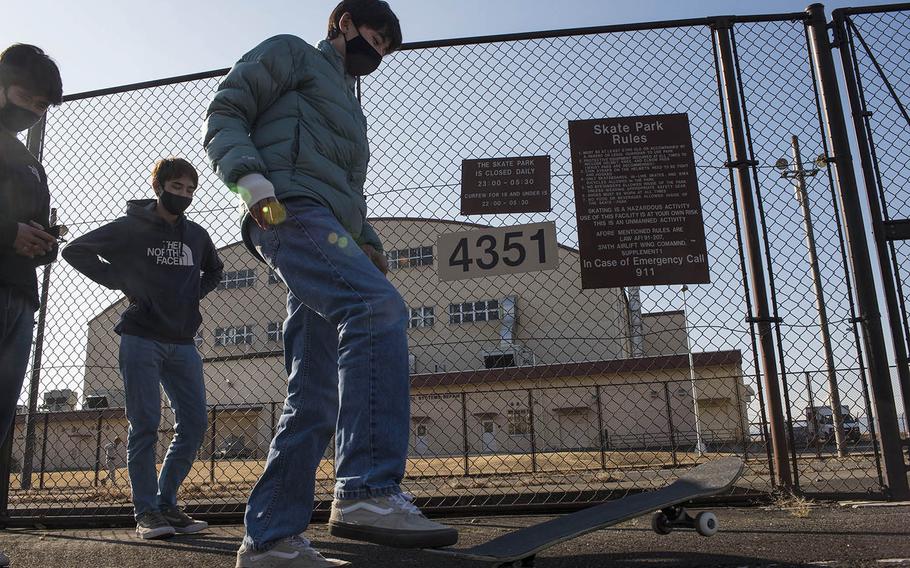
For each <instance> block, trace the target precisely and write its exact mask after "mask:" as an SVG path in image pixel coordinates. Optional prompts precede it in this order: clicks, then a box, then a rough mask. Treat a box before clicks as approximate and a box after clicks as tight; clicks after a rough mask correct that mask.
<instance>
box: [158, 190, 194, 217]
mask: <svg viewBox="0 0 910 568" xmlns="http://www.w3.org/2000/svg"><path fill="white" fill-rule="evenodd" d="M158 201H160V202H161V206H162V207H164V209H165V210H166V211H167V212H168V213H170V214H171V215H180V214H182V213H183V212H184V211H186V210H187V208H188V207H189V206H190V203H192V202H193V198H192V197H184V196H182V195H177V194H176V193H171V192H170V191H164V190H162V191H161V194H160V195H158Z"/></svg>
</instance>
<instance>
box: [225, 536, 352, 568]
mask: <svg viewBox="0 0 910 568" xmlns="http://www.w3.org/2000/svg"><path fill="white" fill-rule="evenodd" d="M348 565H350V562H345V561H344V560H336V559H334V558H325V557H324V556H323V555H321V554H319V552H317V551H316V550H315V549H314V548H313V547H311V546H310V541H309V540H307V539H305V538H303V536H292V537H288V538H285V539H282V540H279V541H278V542H277V543H276V544H275V546H273V547H272V548H270V549H268V550H265V551H263V552H256V551H255V550H253V549H252V548H247V546H246V543H245V542H244V543H243V544H241V545H240V550H238V551H237V565H236V567H237V568H324V567H327V566H348Z"/></svg>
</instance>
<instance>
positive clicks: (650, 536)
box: [0, 501, 910, 568]
mask: <svg viewBox="0 0 910 568" xmlns="http://www.w3.org/2000/svg"><path fill="white" fill-rule="evenodd" d="M715 512H716V513H717V515H718V518H719V520H720V523H721V532H720V533H718V534H717V535H716V536H714V537H712V538H710V539H705V538H703V537H699V536H697V535H696V534H695V533H692V532H674V533H673V534H671V535H668V536H663V537H660V536H657V535H655V534H654V533H653V532H651V529H650V521H649V519H648V517H641V518H638V519H635V520H633V521H630V522H627V523H623V524H622V525H619V526H617V527H614V528H611V529H607V530H602V531H598V532H595V533H591V534H589V535H586V536H584V537H581V538H578V539H575V540H572V541H569V542H566V543H564V544H561V545H557V546H554V547H552V548H550V549H548V550H547V551H546V552H544V553H542V554H541V555H540V556H539V557H538V559H537V564H536V566H538V567H540V568H582V567H592V568H593V567H622V568H645V567H661V568H664V567H673V568H676V567H680V568H682V567H686V568H690V567H691V568H694V567H714V566H717V567H720V566H730V567H732V566H736V567H759V566H760V567H771V566H785V567H791V566H834V567H841V566H843V567H872V566H875V567H878V568H886V567H888V568H890V567H898V566H907V567H910V523H908V521H910V503H906V504H898V505H893V504H886V505H883V504H881V503H878V504H858V505H857V504H849V503H848V504H837V503H826V504H812V503H807V502H801V501H792V502H778V503H776V504H775V505H773V506H768V507H753V508H726V509H717V510H715ZM546 518H549V517H544V516H514V517H508V516H504V517H479V518H470V517H462V518H453V519H446V520H445V522H447V523H449V524H451V525H453V526H456V527H457V528H458V529H459V531H460V533H461V542H460V544H461V545H464V546H469V545H472V544H477V543H479V542H482V541H485V540H487V539H489V538H492V537H495V536H499V535H501V534H503V533H505V532H508V531H511V530H514V529H516V528H520V527H523V526H527V525H530V524H533V523H536V522H540V521H542V520H545V519H546ZM242 535H243V528H242V527H240V526H236V525H232V526H217V527H213V528H211V529H210V530H209V531H208V532H206V533H202V534H200V535H196V536H192V537H176V538H172V539H170V540H166V541H154V542H143V541H139V540H137V539H136V538H135V537H134V536H133V534H132V530H131V529H91V530H52V531H49V530H41V529H34V528H33V529H16V530H8V531H0V550H3V551H5V552H6V553H7V554H9V555H10V556H11V557H12V559H13V567H14V568H44V567H54V568H57V567H60V568H63V567H67V568H68V567H82V566H92V567H97V568H115V567H116V568H141V567H146V566H148V567H155V568H168V567H172V566H174V567H176V566H193V567H194V568H196V567H199V568H210V567H211V568H214V567H231V566H233V565H234V564H233V562H234V554H235V551H236V548H237V546H238V545H239V542H240V539H241V538H242ZM307 536H308V537H309V538H311V539H312V540H313V542H314V544H315V546H317V547H318V548H319V549H320V550H323V551H324V552H325V553H326V554H328V555H331V556H334V557H338V558H343V559H345V560H348V561H350V562H352V565H353V566H355V567H356V566H364V567H366V566H370V567H390V568H391V567H396V566H402V567H424V566H425V567H433V568H456V567H464V568H470V567H471V566H483V564H477V563H472V562H467V561H460V560H457V559H450V558H445V557H440V556H437V555H434V554H430V553H427V552H423V551H413V550H409V551H402V550H395V549H389V548H383V547H378V546H373V545H369V544H362V543H358V542H353V541H345V540H340V539H336V538H333V537H331V536H329V535H328V534H327V533H326V530H325V526H324V525H313V526H311V527H310V529H309V530H308V531H307Z"/></svg>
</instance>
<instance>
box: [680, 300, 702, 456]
mask: <svg viewBox="0 0 910 568" xmlns="http://www.w3.org/2000/svg"><path fill="white" fill-rule="evenodd" d="M681 291H682V297H683V325H684V326H685V330H684V331H685V334H686V353H688V355H689V382H690V384H691V387H692V405H693V408H694V411H695V452H696V453H697V454H698V456H699V457H701V456H703V455H705V453H706V452H707V451H708V450H707V447H706V446H705V442H704V439H702V437H701V418H700V417H699V415H698V385H696V384H695V360H694V359H693V357H692V344H691V343H690V342H689V304H688V299H687V295H688V292H689V287H688V286H686V285H685V284H683V287H682V289H681Z"/></svg>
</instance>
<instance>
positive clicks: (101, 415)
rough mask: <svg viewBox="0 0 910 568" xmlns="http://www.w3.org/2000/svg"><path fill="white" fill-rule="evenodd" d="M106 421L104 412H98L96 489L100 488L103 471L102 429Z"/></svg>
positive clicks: (96, 429) (96, 427)
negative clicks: (101, 472) (99, 483)
mask: <svg viewBox="0 0 910 568" xmlns="http://www.w3.org/2000/svg"><path fill="white" fill-rule="evenodd" d="M103 421H104V411H103V410H99V411H98V423H97V424H96V426H95V487H98V478H99V476H100V473H99V471H100V469H101V427H102V425H103Z"/></svg>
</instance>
